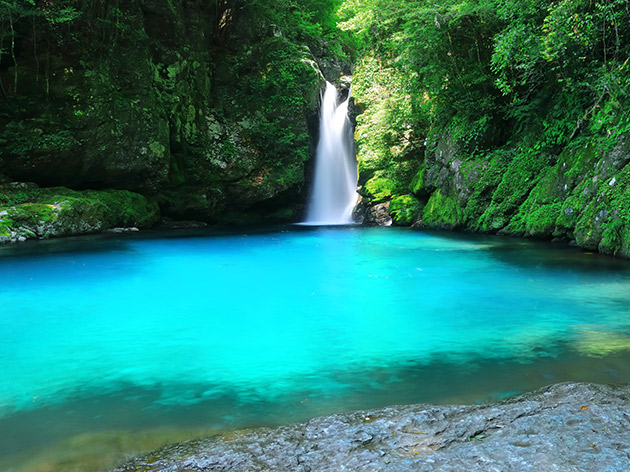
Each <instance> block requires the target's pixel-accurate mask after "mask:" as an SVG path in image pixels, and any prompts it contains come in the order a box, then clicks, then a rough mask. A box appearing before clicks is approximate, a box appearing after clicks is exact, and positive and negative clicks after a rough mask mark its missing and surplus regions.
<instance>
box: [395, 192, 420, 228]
mask: <svg viewBox="0 0 630 472" xmlns="http://www.w3.org/2000/svg"><path fill="white" fill-rule="evenodd" d="M422 209H423V205H422V203H421V202H420V201H418V200H417V199H416V198H414V197H413V196H411V195H401V196H398V197H395V198H393V199H392V201H391V202H390V204H389V214H390V215H391V216H392V221H393V222H394V224H395V225H400V226H409V225H411V224H412V223H413V222H414V220H415V219H416V218H417V217H418V216H419V215H420V214H421V213H422Z"/></svg>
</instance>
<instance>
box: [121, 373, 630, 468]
mask: <svg viewBox="0 0 630 472" xmlns="http://www.w3.org/2000/svg"><path fill="white" fill-rule="evenodd" d="M629 406H630V385H624V386H605V385H595V384H586V383H563V384H557V385H553V386H551V387H547V388H544V389H541V390H538V391H536V392H533V393H527V394H523V395H518V396H516V397H513V398H510V399H508V400H505V401H502V402H499V403H495V404H489V405H473V406H466V405H464V406H453V405H451V406H439V405H426V404H419V405H409V406H394V407H387V408H382V409H377V410H365V411H358V412H352V413H345V414H338V415H332V416H327V417H322V418H316V419H313V420H311V421H308V422H306V423H302V424H298V425H292V426H285V427H280V428H261V429H255V430H246V431H237V432H231V433H226V434H223V435H219V436H215V437H210V438H204V439H199V440H193V441H189V442H184V443H181V444H176V445H172V446H168V447H166V448H162V449H159V450H157V451H155V452H153V453H150V454H148V455H146V456H144V457H141V458H138V459H135V460H132V461H130V462H128V463H127V464H125V465H122V466H120V467H118V468H116V469H115V470H114V472H132V471H144V472H147V471H156V472H157V471H184V470H186V471H245V470H249V471H252V472H253V471H261V470H274V471H343V470H348V471H359V470H362V471H363V470H369V471H381V470H382V471H411V470H413V471H435V470H467V471H484V472H487V471H507V470H509V471H513V472H518V471H543V470H544V471H576V470H590V471H595V470H607V471H608V470H610V471H621V470H630V437H628V434H627V432H628V430H629V428H630V414H628V411H629V409H628V407H629Z"/></svg>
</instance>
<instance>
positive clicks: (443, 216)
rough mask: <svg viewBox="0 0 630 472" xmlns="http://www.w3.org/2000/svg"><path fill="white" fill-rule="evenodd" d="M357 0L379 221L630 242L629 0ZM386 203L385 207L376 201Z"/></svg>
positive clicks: (370, 194) (364, 163)
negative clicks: (426, 0) (433, 0)
mask: <svg viewBox="0 0 630 472" xmlns="http://www.w3.org/2000/svg"><path fill="white" fill-rule="evenodd" d="M359 3H360V4H363V7H365V6H366V5H368V4H369V5H370V8H368V9H365V8H357V2H346V3H345V9H344V10H343V11H342V19H343V20H344V22H343V23H342V27H344V28H346V29H348V30H350V31H353V32H354V34H355V35H357V37H358V41H359V42H360V45H361V51H362V53H361V57H360V59H359V61H358V63H357V67H356V70H355V75H354V79H355V80H354V84H353V94H354V95H355V97H356V101H357V109H358V110H359V111H361V112H362V113H361V114H360V115H359V116H358V117H357V122H358V126H357V130H356V134H355V137H356V140H357V146H358V160H359V175H360V177H359V185H360V193H361V195H362V204H361V209H362V210H363V211H364V212H365V215H364V216H365V218H366V220H367V221H374V220H380V221H387V218H386V217H383V215H382V213H383V211H388V213H389V215H390V217H391V219H392V220H393V223H394V224H398V225H413V226H415V227H420V228H434V229H455V230H465V231H480V232H487V233H499V234H507V235H516V236H527V237H536V238H544V239H556V240H561V241H566V242H569V243H572V244H576V245H578V246H580V247H583V248H586V249H590V250H597V251H600V252H603V253H607V254H615V255H619V256H624V257H630V190H629V187H628V183H629V180H630V165H629V163H630V141H628V136H629V135H630V113H629V112H628V108H627V107H628V103H629V101H628V97H629V94H630V74H629V73H628V68H629V67H630V65H629V64H628V57H629V55H630V49H629V46H628V45H630V27H628V25H629V24H630V21H629V20H630V13H629V12H628V9H627V8H626V7H625V5H624V4H622V2H585V1H581V0H563V1H561V2H542V3H540V2H514V1H510V0H502V1H499V2H489V1H485V0H466V1H464V2H454V1H453V2H451V1H447V0H445V1H442V2H439V3H438V4H430V5H429V4H419V5H414V6H410V5H407V4H406V3H405V2H402V1H400V2H399V1H393V2H384V1H380V0H364V1H363V2H359ZM379 214H380V216H379V217H378V218H377V217H375V215H379Z"/></svg>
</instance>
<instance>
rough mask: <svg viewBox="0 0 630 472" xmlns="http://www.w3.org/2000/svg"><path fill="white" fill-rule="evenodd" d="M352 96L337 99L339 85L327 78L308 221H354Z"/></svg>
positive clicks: (355, 195)
mask: <svg viewBox="0 0 630 472" xmlns="http://www.w3.org/2000/svg"><path fill="white" fill-rule="evenodd" d="M349 101H350V94H348V98H346V100H344V101H343V102H341V103H338V101H337V89H336V88H335V86H334V85H332V84H331V83H329V82H326V90H325V91H324V94H323V96H322V105H321V111H320V113H321V114H320V122H319V124H320V128H319V142H318V143H317V153H316V156H315V179H314V182H313V189H312V192H311V197H310V201H309V206H308V212H307V218H306V221H305V222H304V224H307V225H343V224H351V223H352V210H353V209H354V206H355V205H356V203H357V198H358V195H357V165H356V159H355V155H354V137H353V135H352V126H351V125H350V120H349V119H348V103H349Z"/></svg>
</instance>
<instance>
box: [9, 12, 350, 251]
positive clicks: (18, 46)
mask: <svg viewBox="0 0 630 472" xmlns="http://www.w3.org/2000/svg"><path fill="white" fill-rule="evenodd" d="M5 3H6V5H5ZM332 3H333V2H324V1H320V2H317V1H311V2H308V1H304V2H297V3H296V4H295V5H281V6H276V8H270V6H269V2H264V1H253V2H244V1H236V0H234V1H227V0H215V1H214V2H212V1H211V2H197V1H193V2H178V1H170V0H135V1H131V2H66V1H56V2H50V5H49V8H42V7H36V6H35V5H33V4H30V3H29V2H21V1H17V0H16V1H8V2H2V7H3V8H1V9H0V22H1V23H2V26H3V28H2V38H1V39H2V43H1V44H2V46H1V49H0V51H2V54H1V55H0V59H1V62H0V82H1V84H2V88H1V93H2V100H1V103H0V207H2V210H3V211H5V212H7V213H6V214H11V215H13V216H12V218H11V219H9V218H8V217H6V218H2V222H1V223H0V237H4V238H5V239H11V238H13V239H15V238H16V237H20V236H19V235H22V236H26V237H30V236H31V235H32V234H33V233H35V234H37V235H38V236H46V235H54V234H56V233H55V232H54V231H53V232H46V231H43V232H41V233H40V232H37V231H33V227H32V225H31V226H24V225H22V226H20V225H19V224H17V223H16V222H17V221H24V220H28V219H29V218H32V217H34V216H33V215H31V216H29V217H28V218H26V217H24V218H22V217H18V213H20V212H21V210H24V211H28V212H29V214H30V213H35V214H38V212H39V210H38V209H40V208H43V207H40V206H38V205H48V207H47V208H50V207H55V206H58V205H60V202H61V201H63V200H64V198H66V196H67V195H72V198H85V200H86V201H91V200H92V197H93V196H94V193H93V192H95V191H102V190H103V191H105V190H106V191H108V192H109V191H110V190H124V191H128V192H133V193H135V194H137V197H135V198H136V200H137V202H139V203H140V205H141V206H142V207H143V208H145V209H146V208H151V215H152V216H151V217H148V215H145V217H143V218H140V217H139V219H129V218H125V217H120V218H114V221H112V220H111V219H108V218H107V217H106V216H105V215H104V214H103V215H102V216H103V218H104V222H105V223H104V224H103V225H100V226H105V227H107V226H111V225H114V226H117V225H143V224H144V225H145V226H146V225H147V224H148V222H149V221H153V222H154V221H156V219H157V218H156V216H155V208H158V207H159V209H158V214H159V215H161V216H162V217H170V218H173V219H178V220H181V219H194V220H201V221H205V222H208V223H217V222H220V223H228V224H229V223H255V222H261V221H265V222H270V221H287V220H291V219H292V218H295V217H296V215H297V214H299V212H300V211H301V210H302V208H301V207H302V206H303V202H304V200H305V194H306V191H305V187H306V183H305V181H306V178H307V173H308V169H307V163H308V161H309V159H310V158H311V155H312V151H313V147H314V138H313V136H314V135H315V134H316V129H315V128H316V124H317V118H316V117H317V105H318V95H319V91H320V89H321V87H322V84H323V81H324V77H323V73H322V69H324V71H325V72H326V74H327V75H329V78H330V79H331V80H334V79H335V78H336V77H335V74H336V75H337V77H338V76H339V75H340V74H341V73H342V69H344V67H345V69H346V72H347V65H346V66H344V67H342V66H340V65H339V64H340V63H342V62H343V61H344V60H345V53H344V52H343V51H342V49H341V47H340V46H339V44H341V43H340V42H337V41H336V38H335V34H336V32H335V31H336V30H335V28H334V20H332V19H331V18H332V14H333V9H332ZM346 62H347V60H346ZM320 65H321V66H322V67H321V68H320ZM16 182H17V183H19V182H23V183H28V185H21V186H20V185H17V184H16ZM59 186H62V187H64V188H66V189H71V190H66V189H58V191H48V190H43V189H48V188H49V187H59ZM37 187H40V188H41V189H42V190H38V189H37ZM86 189H90V191H92V193H89V192H85V190H86ZM77 192H78V193H77ZM114 195H120V196H121V198H123V200H124V199H125V198H126V196H125V195H127V194H122V193H119V194H116V193H109V194H107V197H106V198H102V199H100V198H99V200H100V202H101V203H102V204H105V205H106V206H107V205H108V204H107V202H109V201H110V200H111V198H110V197H113V196H114ZM57 197H59V198H57ZM134 201H135V200H134ZM126 203H127V204H130V201H127V202H126ZM108 208H111V206H108ZM39 213H41V221H42V222H43V221H47V220H48V216H47V214H46V212H39ZM6 214H5V215H6ZM0 218H1V217H0ZM35 219H36V218H35ZM39 226H42V225H39ZM100 226H99V227H100ZM21 228H22V229H21ZM64 231H65V230H64Z"/></svg>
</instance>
